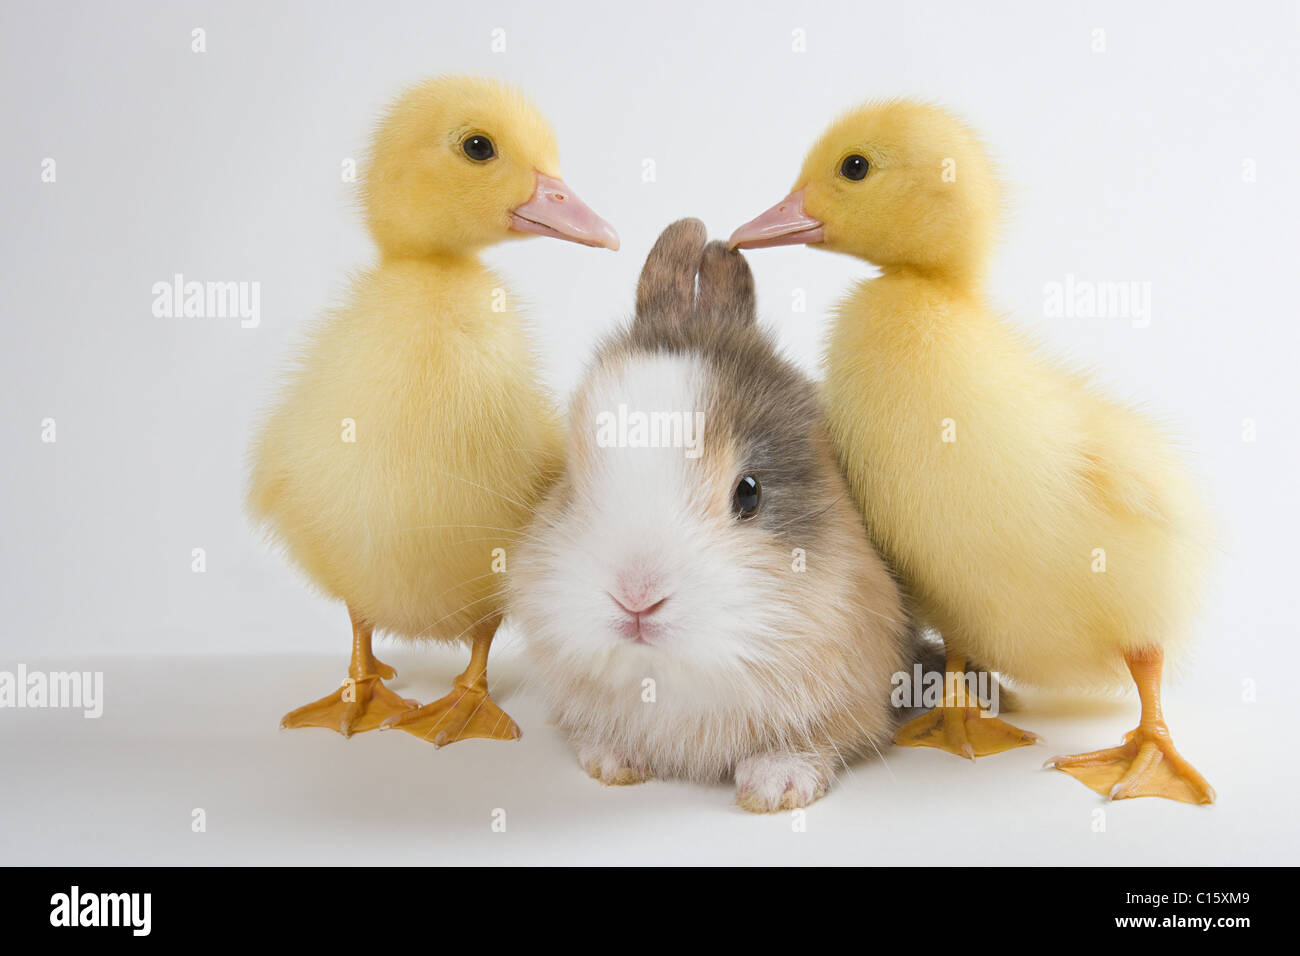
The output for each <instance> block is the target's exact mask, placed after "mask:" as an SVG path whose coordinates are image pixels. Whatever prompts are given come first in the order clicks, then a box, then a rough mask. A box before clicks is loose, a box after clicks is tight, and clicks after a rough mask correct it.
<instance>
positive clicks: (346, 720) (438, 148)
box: [248, 76, 618, 745]
mask: <svg viewBox="0 0 1300 956" xmlns="http://www.w3.org/2000/svg"><path fill="white" fill-rule="evenodd" d="M557 165H558V164H557V153H556V144H555V137H554V135H553V133H552V131H551V129H550V127H549V126H548V125H547V123H546V121H545V120H544V119H543V118H542V116H541V114H539V113H538V112H537V110H536V109H535V108H534V107H533V106H532V104H531V103H529V102H528V101H527V100H526V99H525V98H524V97H523V96H522V95H521V94H519V93H518V92H516V91H514V90H513V89H510V88H508V87H505V86H502V85H501V84H499V83H497V82H494V81H492V80H487V79H478V78H469V77H460V76H445V77H441V78H438V79H434V80H431V81H429V82H425V83H422V84H420V85H417V86H415V87H413V88H411V89H409V90H408V91H406V92H405V93H403V94H402V95H401V96H400V97H399V98H398V99H397V100H396V102H395V103H394V104H393V105H392V107H391V108H390V109H389V111H388V113H387V115H385V116H384V117H383V119H382V120H381V122H380V123H379V125H378V127H377V129H376V132H375V134H374V139H373V144H372V147H371V151H370V157H369V163H368V170H367V174H366V176H365V178H364V192H363V197H364V209H365V219H366V223H367V225H368V228H369V231H370V234H371V235H372V237H373V238H374V241H375V244H376V245H377V246H378V248H379V261H378V264H377V265H376V266H375V267H374V268H372V269H370V270H368V271H366V272H363V273H361V274H360V275H359V276H357V277H356V278H355V279H354V280H353V281H352V283H351V286H350V289H349V291H348V293H347V295H346V299H345V301H344V304H343V305H342V306H341V307H340V308H338V309H336V310H334V311H333V312H331V313H330V314H329V315H327V316H326V317H325V318H324V320H323V321H321V322H319V324H318V325H317V326H316V327H315V329H314V331H313V333H312V334H311V336H310V339H309V341H308V342H307V344H306V347H305V349H304V351H303V352H302V355H301V357H300V361H299V362H298V364H297V367H296V368H295V369H294V370H293V371H292V374H291V375H290V376H289V377H288V380H287V381H286V382H285V383H284V387H283V393H282V395H281V397H280V400H279V403H278V405H277V406H276V407H275V409H274V410H273V411H272V412H271V414H270V416H269V417H268V418H267V420H266V421H265V422H264V424H263V426H262V428H261V430H260V433H259V435H258V436H257V438H256V440H255V442H254V445H253V448H252V453H251V460H252V468H251V472H252V475H251V482H250V490H249V495H248V505H249V508H250V511H251V512H252V513H253V515H254V516H256V517H257V518H258V519H260V520H261V521H262V522H263V523H264V525H265V526H266V527H267V529H268V530H269V532H270V534H271V536H272V537H273V538H274V539H275V540H276V541H277V542H278V543H279V544H281V545H282V546H283V548H284V550H285V551H287V553H288V555H289V557H290V558H291V559H292V560H293V562H294V563H296V564H297V565H298V567H299V568H300V569H302V570H303V571H304V572H306V574H307V575H308V577H309V578H310V579H311V580H312V581H313V582H314V583H315V584H316V585H317V586H318V587H319V588H320V589H321V590H323V591H324V592H325V593H326V594H328V595H330V596H331V597H335V598H338V599H340V600H342V601H343V602H344V603H345V604H346V606H347V610H348V615H349V617H350V618H351V622H352V657H351V663H350V665H349V669H348V678H347V680H346V681H344V683H343V685H342V686H341V687H340V688H339V689H338V690H336V691H334V692H332V693H330V694H327V695H326V696H324V697H322V698H320V699H319V700H317V701H314V702H312V703H310V704H306V705H305V706H302V707H299V708H297V709H296V710H293V711H290V712H289V713H288V714H287V715H286V716H285V717H284V719H283V721H282V726H284V727H290V728H296V727H327V728H330V729H332V730H336V731H338V732H339V733H341V734H343V735H344V736H345V737H346V736H350V735H351V734H353V733H355V732H360V731H365V730H372V729H375V728H377V727H380V726H397V727H401V728H402V729H404V730H407V731H409V732H411V733H413V734H417V735H419V736H422V737H425V738H427V739H430V740H432V741H433V742H434V743H436V744H438V745H442V744H444V743H451V742H453V741H456V740H462V739H465V738H469V737H488V738H494V739H499V740H508V739H513V738H516V737H518V736H519V727H518V725H517V724H515V722H514V721H513V720H512V719H511V718H510V717H509V716H508V715H507V714H506V713H505V712H504V711H502V710H501V708H500V707H498V706H497V704H496V703H495V702H494V701H493V700H492V699H491V697H490V696H489V694H488V686H487V679H486V676H485V675H486V668H487V658H488V651H489V649H490V647H491V644H492V637H493V635H494V633H495V632H496V629H497V625H498V623H499V622H500V620H501V613H502V610H501V609H502V601H501V598H500V594H499V591H500V588H499V587H498V585H496V584H494V583H493V581H494V579H498V578H499V575H498V574H497V573H495V572H498V571H500V570H501V569H502V568H501V565H502V563H503V562H504V556H505V553H506V549H508V548H509V547H510V546H511V545H512V544H513V543H514V542H515V541H516V539H517V536H518V535H519V534H520V533H521V532H520V529H521V528H522V526H523V525H524V523H525V522H526V521H527V520H528V519H529V518H530V517H531V514H532V511H533V506H534V505H535V504H536V503H537V502H538V501H539V500H540V499H541V497H542V495H543V493H544V492H545V491H546V489H547V488H548V487H549V485H550V482H551V481H552V480H553V479H554V477H555V476H556V469H557V466H558V464H559V462H560V461H561V460H562V451H561V443H562V429H561V426H560V422H559V418H558V416H557V412H556V410H555V407H554V405H553V403H552V400H551V398H550V396H549V395H548V394H547V392H546V391H545V389H544V388H543V387H542V385H541V384H540V383H539V381H538V377H537V371H536V368H535V363H534V359H533V355H532V352H531V349H530V346H529V343H528V339H527V335H526V330H525V326H524V322H523V320H522V317H521V316H520V314H519V312H518V311H516V310H515V309H514V308H513V307H512V306H511V305H510V303H509V298H508V297H507V296H506V295H505V293H504V292H503V288H504V284H503V283H502V281H501V280H500V279H499V278H497V277H496V276H495V275H494V274H493V273H492V272H491V271H489V270H488V269H487V268H486V267H485V266H484V265H483V264H482V263H481V262H480V261H479V253H480V251H481V250H482V249H483V248H485V247H487V246H489V245H492V244H494V243H497V242H500V241H502V240H505V239H508V238H511V237H521V236H526V235H542V236H551V237H554V238H558V239H566V240H571V241H574V242H578V243H582V244H584V245H588V246H597V247H605V248H609V249H617V248H618V236H617V234H616V233H615V232H614V230H613V228H612V227H610V225H609V224H608V223H606V222H605V221H604V220H603V219H601V218H600V217H599V216H597V215H596V214H595V213H594V212H593V211H592V210H591V209H589V208H588V207H587V206H586V205H584V204H583V203H582V202H581V201H580V200H579V199H578V198H577V196H575V195H574V194H573V192H572V191H571V190H570V189H569V188H568V186H566V185H565V184H564V182H563V180H561V179H560V176H559V172H558V168H557ZM375 631H384V632H387V633H389V634H392V635H396V636H400V637H404V638H409V639H431V640H443V641H461V642H465V643H468V644H469V645H470V647H471V648H472V652H471V657H470V664H469V667H468V668H467V669H466V670H465V672H464V673H463V674H461V675H460V676H459V677H458V678H457V679H456V681H455V685H454V687H453V689H452V691H451V693H450V694H448V695H447V696H446V697H444V698H443V699H441V700H439V701H435V702H434V703H432V704H429V705H428V706H425V707H422V708H421V707H419V706H418V705H417V703H416V702H415V701H411V700H407V699H404V698H402V697H400V696H399V695H397V694H396V693H394V692H393V691H392V690H390V689H389V688H388V687H387V686H386V685H385V684H384V681H385V680H388V679H391V678H392V677H394V676H395V672H394V671H393V669H392V668H391V667H388V666H387V665H386V664H384V663H383V662H381V661H379V660H378V659H376V657H375V656H374V653H373V650H372V637H373V634H374V632H375Z"/></svg>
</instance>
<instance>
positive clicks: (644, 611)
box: [610, 595, 668, 617]
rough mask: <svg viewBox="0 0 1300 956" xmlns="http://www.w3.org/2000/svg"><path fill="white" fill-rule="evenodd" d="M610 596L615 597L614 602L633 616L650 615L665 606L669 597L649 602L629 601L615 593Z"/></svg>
mask: <svg viewBox="0 0 1300 956" xmlns="http://www.w3.org/2000/svg"><path fill="white" fill-rule="evenodd" d="M610 597H613V598H614V603H615V604H617V605H618V606H619V607H621V608H622V609H623V610H625V611H627V613H628V614H630V615H631V616H632V617H648V616H650V615H651V614H653V613H654V612H655V611H657V610H659V609H660V608H661V607H663V606H664V604H665V603H666V602H667V600H668V598H666V597H662V598H659V599H658V600H657V601H654V602H653V603H647V602H645V601H640V602H629V601H628V600H627V599H626V598H620V597H615V596H614V595H610Z"/></svg>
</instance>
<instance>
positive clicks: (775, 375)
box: [509, 219, 917, 812]
mask: <svg viewBox="0 0 1300 956" xmlns="http://www.w3.org/2000/svg"><path fill="white" fill-rule="evenodd" d="M705 240H706V233H705V230H704V225H703V223H701V222H700V221H699V220H697V219H684V220H681V221H679V222H676V223H673V224H672V225H671V226H669V227H668V228H667V229H665V230H664V232H663V234H662V235H661V236H660V237H659V240H658V241H657V242H656V243H655V246H654V248H653V249H652V250H651V252H650V255H649V257H648V258H647V260H646V263H645V267H644V269H643V270H642V273H641V278H640V282H639V284H638V287H637V300H636V317H635V319H634V321H633V322H632V324H631V327H630V328H627V329H625V330H623V331H622V332H620V333H618V334H616V335H615V336H613V337H612V338H611V339H608V340H607V341H606V342H605V343H604V344H603V345H602V346H601V347H600V348H599V350H598V352H597V354H596V357H595V360H594V362H593V364H592V366H591V367H590V369H589V370H588V372H587V374H586V376H585V378H584V380H583V382H582V384H581V385H580V386H579V388H578V390H577V393H576V395H575V398H574V400H573V403H572V407H571V410H570V437H569V443H568V449H567V468H566V473H565V475H564V477H563V478H562V479H561V480H560V482H559V483H558V484H557V485H556V486H555V488H554V489H553V491H552V493H551V494H550V495H549V497H548V498H547V499H546V500H545V502H544V503H543V504H542V506H541V508H540V509H539V511H538V513H537V515H536V518H535V520H534V521H533V523H532V525H531V526H530V527H529V529H528V531H527V532H526V534H525V536H524V538H523V539H522V541H521V543H520V544H519V545H518V548H517V551H516V553H515V555H514V560H513V561H512V568H511V572H512V573H511V576H510V582H509V588H510V602H511V609H512V611H513V613H514V615H515V619H516V620H517V622H518V623H519V625H520V627H521V628H522V631H523V633H524V637H525V641H526V643H527V647H528V649H529V652H530V656H531V658H532V663H533V667H534V671H533V673H534V674H535V675H536V677H537V679H538V681H539V682H540V683H541V684H542V685H543V686H544V688H545V691H546V694H547V697H548V701H549V704H550V706H551V708H552V711H553V713H554V715H555V717H556V719H557V722H558V723H559V725H560V727H561V728H562V729H563V730H564V731H565V732H566V733H567V734H568V735H569V737H570V739H571V741H572V743H573V746H574V747H575V749H576V751H577V755H578V760H579V761H580V762H581V764H582V766H583V767H584V768H585V769H586V770H587V772H588V773H590V774H591V776H593V777H595V778H597V779H598V780H601V781H604V782H605V783H609V784H628V783H639V782H641V781H644V780H646V779H648V778H649V777H650V776H652V775H654V776H665V777H668V776H671V777H685V778H689V779H693V780H719V779H722V778H727V779H731V778H734V780H735V783H736V795H737V799H738V802H739V803H740V805H741V806H742V807H744V808H745V809H747V810H753V811H758V812H763V811H774V810H778V809H792V808H796V807H802V806H806V805H808V804H810V803H812V802H813V801H814V800H816V799H817V798H819V797H820V796H822V795H823V794H824V793H825V792H826V790H827V788H828V787H829V785H830V782H831V780H832V778H833V776H834V774H835V772H836V770H837V769H838V768H839V767H840V766H843V765H845V764H846V762H847V761H849V760H851V759H852V758H853V757H854V756H856V755H860V754H863V753H865V752H870V751H872V750H878V749H879V748H882V747H884V746H885V745H886V744H887V743H888V741H889V739H890V735H891V732H892V730H893V727H894V725H895V712H894V708H893V707H892V706H891V704H890V691H891V679H892V677H893V675H894V674H895V673H897V672H899V671H900V670H903V669H905V668H907V667H910V666H911V661H912V660H914V659H915V658H914V654H915V652H916V648H917V644H916V637H915V633H914V629H913V627H912V625H911V623H910V618H909V614H908V611H907V607H906V602H905V600H904V597H903V595H902V594H901V592H900V590H899V587H898V585H897V584H896V582H895V580H894V577H893V576H892V574H891V573H890V571H889V569H888V568H887V567H886V565H885V564H884V562H883V561H882V560H881V558H880V557H879V556H878V555H877V554H876V552H875V550H874V549H873V548H872V545H871V543H870V542H869V540H868V537H867V533H866V530H865V529H864V527H863V523H862V519H861V517H860V516H859V514H858V512H857V511H856V510H855V508H854V506H853V504H852V499H851V498H850V497H849V496H848V495H847V494H846V488H845V484H844V480H843V478H842V477H841V475H840V472H839V470H838V468H837V467H836V463H835V458H834V455H833V452H832V449H831V446H830V444H829V443H828V439H827V436H826V434H825V432H824V429H823V425H822V410H821V407H820V405H819V400H818V393H817V389H816V386H815V385H814V383H813V382H811V381H810V380H809V379H808V378H807V377H806V376H805V375H804V374H802V373H801V372H800V371H799V370H798V369H797V368H795V366H794V365H792V364H791V363H790V362H788V361H787V360H785V359H784V358H782V357H781V356H779V355H778V354H777V351H776V349H775V347H774V346H773V343H772V340H771V338H770V337H769V336H768V335H767V334H766V333H765V332H764V331H762V330H760V328H759V327H758V325H757V323H756V318H755V301H754V284H753V277H752V275H751V274H750V271H749V267H748V265H747V264H746V262H745V260H744V259H743V257H742V256H741V255H740V254H739V253H737V252H729V251H727V248H726V246H725V245H724V244H723V243H721V242H712V243H708V244H707V245H706V242H705ZM697 276H698V293H697V291H696V288H697ZM656 422H657V423H658V424H657V427H656ZM638 429H639V431H638Z"/></svg>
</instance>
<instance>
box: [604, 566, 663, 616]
mask: <svg viewBox="0 0 1300 956" xmlns="http://www.w3.org/2000/svg"><path fill="white" fill-rule="evenodd" d="M612 597H613V598H614V601H615V603H617V604H618V606H619V607H621V608H622V609H623V610H625V611H627V613H628V614H632V615H637V614H650V613H653V612H654V611H657V610H658V609H659V608H660V607H661V606H662V605H663V603H664V601H666V600H668V595H666V594H665V593H664V590H663V585H662V583H661V582H660V580H659V579H658V578H657V577H655V576H654V575H649V574H644V573H638V574H620V575H619V576H618V587H617V588H616V589H615V591H614V593H613V595H612Z"/></svg>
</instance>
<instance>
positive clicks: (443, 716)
mask: <svg viewBox="0 0 1300 956" xmlns="http://www.w3.org/2000/svg"><path fill="white" fill-rule="evenodd" d="M500 623H501V618H500V617H493V618H490V619H489V620H488V621H486V622H485V623H484V624H483V625H481V626H479V628H478V629H477V630H476V631H475V632H474V639H473V650H472V652H471V654H470V660H469V667H467V668H465V672H464V673H463V674H461V675H460V676H459V677H457V678H456V680H455V682H454V683H453V684H452V688H451V693H450V694H448V695H447V696H446V697H444V698H442V700H435V701H434V702H433V703H431V704H426V705H425V706H423V707H421V708H419V709H418V710H413V711H410V712H407V713H403V714H398V715H395V716H392V717H389V718H388V719H387V720H386V721H384V726H383V729H384V730H388V729H389V728H392V727H397V728H399V729H401V730H405V731H406V732H407V733H408V734H415V736H417V737H423V738H424V739H425V740H427V741H429V742H430V743H432V744H433V745H434V746H435V747H442V746H444V745H445V744H451V743H455V742H456V741H458V740H467V739H469V738H470V737H487V738H490V739H492V740H517V739H518V738H519V736H520V730H519V725H518V724H516V723H515V722H514V721H513V720H511V719H510V715H509V714H507V713H506V712H505V711H504V710H502V709H501V708H500V707H498V706H497V705H496V702H495V701H493V700H492V698H491V697H489V696H488V685H487V659H488V651H489V650H491V648H492V637H493V635H494V634H495V633H496V630H497V625H499V624H500Z"/></svg>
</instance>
